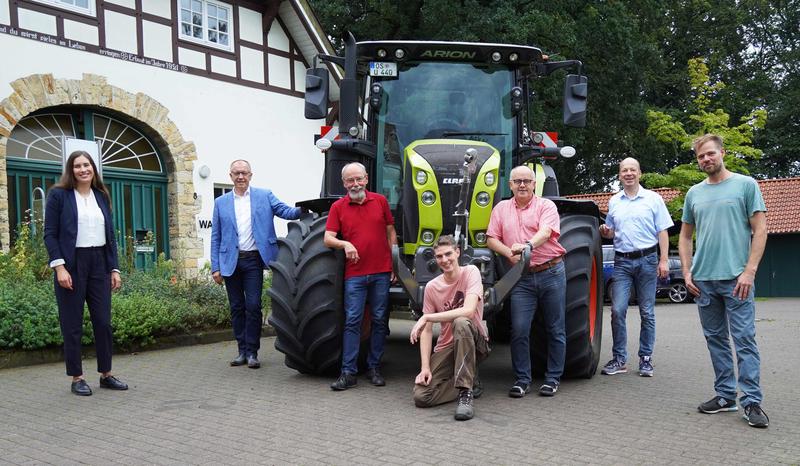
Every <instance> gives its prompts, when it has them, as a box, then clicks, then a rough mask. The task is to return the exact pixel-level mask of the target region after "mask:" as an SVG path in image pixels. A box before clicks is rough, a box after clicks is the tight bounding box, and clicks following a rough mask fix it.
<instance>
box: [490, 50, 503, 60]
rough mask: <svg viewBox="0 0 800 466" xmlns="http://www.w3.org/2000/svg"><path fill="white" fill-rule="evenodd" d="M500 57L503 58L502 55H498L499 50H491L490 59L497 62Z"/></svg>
mask: <svg viewBox="0 0 800 466" xmlns="http://www.w3.org/2000/svg"><path fill="white" fill-rule="evenodd" d="M501 58H503V56H502V55H500V52H492V61H494V62H498V61H500V59H501Z"/></svg>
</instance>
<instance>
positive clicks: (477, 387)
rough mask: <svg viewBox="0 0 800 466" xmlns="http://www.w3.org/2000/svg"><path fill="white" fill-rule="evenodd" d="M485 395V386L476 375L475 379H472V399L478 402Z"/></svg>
mask: <svg viewBox="0 0 800 466" xmlns="http://www.w3.org/2000/svg"><path fill="white" fill-rule="evenodd" d="M481 395H483V384H482V383H481V379H480V378H479V377H478V376H477V375H475V378H474V379H472V398H475V399H476V400H477V399H478V398H480V397H481Z"/></svg>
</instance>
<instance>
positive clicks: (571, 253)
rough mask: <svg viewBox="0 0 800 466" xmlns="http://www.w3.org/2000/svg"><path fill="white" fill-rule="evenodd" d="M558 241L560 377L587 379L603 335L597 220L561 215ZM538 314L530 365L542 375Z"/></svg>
mask: <svg viewBox="0 0 800 466" xmlns="http://www.w3.org/2000/svg"><path fill="white" fill-rule="evenodd" d="M558 242H559V243H561V245H562V246H564V249H566V250H567V254H566V256H565V258H564V266H565V270H566V276H567V290H566V294H567V296H566V310H565V329H566V334H567V357H566V363H565V365H564V377H583V378H591V377H592V376H593V375H594V374H595V372H596V371H597V365H598V363H599V362H600V340H601V336H602V333H603V280H602V273H603V251H602V244H601V238H600V231H599V224H598V220H597V218H596V217H593V216H591V215H562V217H561V236H560V237H559V239H558ZM542 314H543V313H542V312H538V311H537V313H536V318H535V319H534V322H533V326H532V328H531V363H532V365H533V372H534V373H535V374H537V375H540V374H543V373H544V371H545V368H546V367H547V335H546V332H545V328H544V321H543V318H542Z"/></svg>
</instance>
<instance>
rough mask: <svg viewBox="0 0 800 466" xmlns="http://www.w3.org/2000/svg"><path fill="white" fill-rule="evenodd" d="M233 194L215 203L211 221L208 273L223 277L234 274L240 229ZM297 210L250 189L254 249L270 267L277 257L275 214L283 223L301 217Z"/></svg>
mask: <svg viewBox="0 0 800 466" xmlns="http://www.w3.org/2000/svg"><path fill="white" fill-rule="evenodd" d="M233 195H234V194H233V191H231V192H229V193H226V194H223V195H222V196H220V197H218V198H217V199H216V200H215V201H214V216H213V218H212V219H211V273H214V272H217V271H219V272H220V273H221V274H222V276H223V277H229V276H231V275H233V272H234V271H235V270H236V263H237V262H238V260H239V230H238V228H237V227H236V209H235V208H234V207H233ZM301 213H302V210H301V209H300V208H299V207H289V206H288V205H286V204H284V203H283V202H281V201H280V200H279V199H278V198H277V197H275V195H274V194H272V191H270V190H269V189H259V188H253V187H252V186H251V187H250V218H251V222H252V228H253V238H254V239H255V241H256V248H258V252H259V254H260V255H261V259H262V260H263V261H264V264H265V265H266V264H269V261H271V260H272V259H273V258H274V257H275V256H276V255H277V254H278V237H277V235H275V224H274V222H273V218H274V216H275V215H277V216H278V217H280V218H282V219H284V220H296V219H298V218H300V214H301Z"/></svg>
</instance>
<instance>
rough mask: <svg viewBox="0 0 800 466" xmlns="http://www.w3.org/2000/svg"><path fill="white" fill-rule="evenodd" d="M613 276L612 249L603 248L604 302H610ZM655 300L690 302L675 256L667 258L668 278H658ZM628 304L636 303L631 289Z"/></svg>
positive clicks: (678, 259) (679, 263) (608, 247)
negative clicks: (665, 299) (667, 299)
mask: <svg viewBox="0 0 800 466" xmlns="http://www.w3.org/2000/svg"><path fill="white" fill-rule="evenodd" d="M613 275H614V247H613V246H611V245H604V246H603V286H604V289H605V300H606V302H611V293H612V291H611V283H612V277H613ZM656 297H657V298H669V300H670V301H672V302H673V303H686V302H690V301H691V300H692V298H693V297H692V295H691V293H689V289H688V288H686V285H685V284H684V281H683V272H682V271H681V259H680V258H679V257H677V256H670V257H669V277H668V278H659V279H658V284H657V285H656ZM629 302H630V303H634V302H636V290H635V289H631V297H630V301H629Z"/></svg>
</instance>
